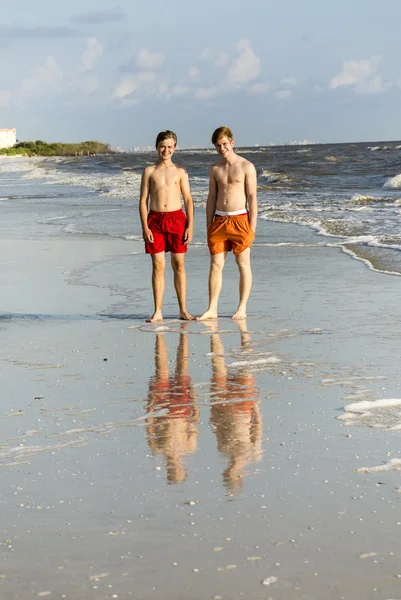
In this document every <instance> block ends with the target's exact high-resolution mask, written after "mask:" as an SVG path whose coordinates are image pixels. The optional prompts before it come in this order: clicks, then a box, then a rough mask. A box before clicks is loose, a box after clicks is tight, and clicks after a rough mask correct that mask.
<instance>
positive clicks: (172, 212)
mask: <svg viewBox="0 0 401 600" xmlns="http://www.w3.org/2000/svg"><path fill="white" fill-rule="evenodd" d="M179 213H182V214H184V211H183V210H182V208H179V209H178V210H163V211H160V210H150V211H149V215H156V216H158V215H178V214H179Z"/></svg>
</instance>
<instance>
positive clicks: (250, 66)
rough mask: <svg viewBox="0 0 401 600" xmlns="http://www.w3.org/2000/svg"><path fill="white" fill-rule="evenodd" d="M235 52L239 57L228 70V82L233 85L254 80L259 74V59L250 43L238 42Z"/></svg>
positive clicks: (245, 41) (246, 41)
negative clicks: (236, 51)
mask: <svg viewBox="0 0 401 600" xmlns="http://www.w3.org/2000/svg"><path fill="white" fill-rule="evenodd" d="M237 50H238V53H239V56H238V57H237V58H236V59H235V60H234V62H233V63H232V64H231V66H230V67H229V69H228V72H227V78H228V81H229V82H230V83H233V84H241V83H247V82H248V81H252V80H253V79H256V78H257V77H258V75H259V73H260V58H259V57H258V56H256V54H255V53H254V51H253V50H252V48H251V42H250V41H249V40H240V41H239V42H238V44H237Z"/></svg>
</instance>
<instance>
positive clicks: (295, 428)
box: [0, 224, 401, 600]
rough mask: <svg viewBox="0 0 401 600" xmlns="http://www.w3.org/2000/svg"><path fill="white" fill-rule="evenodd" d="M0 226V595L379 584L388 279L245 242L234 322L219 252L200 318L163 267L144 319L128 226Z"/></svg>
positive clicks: (394, 559)
mask: <svg viewBox="0 0 401 600" xmlns="http://www.w3.org/2000/svg"><path fill="white" fill-rule="evenodd" d="M269 227H271V230H272V237H273V236H274V229H275V227H279V225H275V224H271V225H269ZM0 246H1V252H2V256H3V263H2V269H1V274H0V281H1V289H2V296H1V297H2V300H1V313H0V329H1V336H2V342H3V343H2V345H1V349H0V360H1V390H2V396H3V400H2V407H1V413H0V418H1V424H2V427H1V432H2V435H1V440H0V459H1V460H0V478H1V486H0V489H1V492H0V498H1V510H2V517H3V518H2V526H1V538H0V539H1V547H0V548H1V559H2V560H1V566H0V592H1V596H2V597H3V598H7V599H9V600H17V599H18V600H20V599H21V600H25V599H26V598H35V597H49V598H67V599H69V600H82V599H84V600H91V599H96V600H106V599H107V600H108V599H111V598H128V597H133V598H135V599H146V600H151V599H154V600H162V599H163V600H165V599H166V598H168V599H171V600H186V599H188V598H191V599H194V600H207V599H216V600H217V599H218V598H221V599H224V600H228V599H229V600H233V599H237V598H238V599H240V598H246V599H250V598H255V599H258V600H259V599H261V600H262V599H263V600H267V599H269V598H272V599H273V600H295V599H297V600H298V599H299V598H305V599H308V600H320V599H322V598H324V599H325V600H326V599H328V600H338V599H341V598H344V599H346V600H366V599H375V598H378V599H380V600H386V599H387V600H389V599H391V598H393V599H395V598H397V597H398V596H400V593H401V592H400V589H401V588H400V576H401V567H400V552H401V542H400V536H399V530H400V527H401V514H400V507H401V505H400V499H401V496H400V494H399V492H398V490H399V488H400V486H401V479H400V477H401V476H400V473H399V471H398V469H399V466H398V463H397V461H394V460H393V459H398V458H399V456H400V453H399V451H400V444H399V435H400V433H399V432H397V427H396V426H397V423H399V422H400V421H401V417H400V416H399V415H398V412H399V410H397V406H398V405H397V403H396V402H393V405H391V404H390V403H389V402H387V403H382V405H381V406H380V405H378V404H377V403H376V404H374V403H375V402H376V401H377V400H380V399H381V400H383V399H393V400H394V399H396V400H397V399H398V398H400V397H401V393H400V390H399V386H400V366H399V365H400V363H399V339H400V333H401V331H400V329H401V306H400V302H399V298H400V297H401V280H400V279H399V278H396V277H389V276H384V275H380V274H377V273H374V272H371V271H369V270H368V269H367V268H366V266H365V265H363V264H362V263H358V262H356V261H353V260H351V259H350V258H349V257H348V256H346V255H345V254H343V253H342V252H341V251H340V250H338V249H332V248H321V247H319V248H318V247H313V246H311V247H303V248H289V247H276V248H255V250H254V252H253V261H254V289H253V292H252V296H251V300H250V303H249V307H248V308H249V317H248V319H247V320H246V322H242V323H240V322H238V323H235V322H233V321H232V320H231V319H230V318H229V317H230V315H231V314H232V313H233V312H234V311H235V308H236V298H237V278H236V273H235V265H234V264H233V261H232V257H230V258H231V260H229V261H228V263H227V267H226V272H225V279H224V287H223V293H222V298H221V306H220V312H221V314H222V317H221V318H220V319H219V320H218V322H217V323H209V324H208V323H199V322H190V323H180V322H179V321H178V320H177V318H176V317H177V308H176V301H175V298H174V294H173V292H172V277H171V273H168V274H167V286H166V299H165V309H164V315H165V317H166V318H165V321H164V322H163V323H162V324H146V323H145V322H144V320H145V318H146V317H147V316H148V315H149V314H150V312H151V308H152V301H151V290H150V264H149V261H148V260H147V257H145V256H144V255H143V250H142V246H141V245H139V244H135V243H127V242H123V241H120V240H110V239H96V238H91V237H89V236H88V238H87V239H84V240H83V239H79V238H74V237H68V236H65V237H62V236H60V237H59V238H55V237H53V238H49V239H40V240H29V239H14V240H11V239H10V240H3V241H1V242H0ZM207 267H208V255H207V249H206V248H204V247H194V248H191V250H190V252H189V253H188V256H187V269H188V289H189V291H190V293H189V297H190V299H189V302H188V308H189V309H190V310H191V311H192V312H193V313H194V314H200V313H201V312H202V311H203V310H204V308H205V306H206V281H207ZM363 401H369V402H370V403H371V404H368V405H358V406H360V407H361V410H360V411H359V412H358V407H356V408H355V406H354V405H355V403H359V402H363ZM372 402H373V404H372ZM383 404H384V406H383ZM347 407H348V408H347ZM346 408H347V410H345V409H346ZM352 415H354V416H352ZM394 428H395V430H394ZM391 460H393V462H390V461H391ZM397 466H398V469H397ZM375 467H381V468H380V470H377V469H376V468H375Z"/></svg>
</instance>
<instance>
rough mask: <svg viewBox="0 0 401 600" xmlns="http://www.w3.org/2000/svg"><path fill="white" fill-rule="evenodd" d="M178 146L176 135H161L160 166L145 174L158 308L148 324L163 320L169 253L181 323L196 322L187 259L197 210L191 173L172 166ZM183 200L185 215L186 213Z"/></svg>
mask: <svg viewBox="0 0 401 600" xmlns="http://www.w3.org/2000/svg"><path fill="white" fill-rule="evenodd" d="M176 145H177V136H176V135H175V133H174V132H173V131H169V130H166V131H161V132H160V133H159V134H158V136H157V138H156V150H157V153H158V155H159V159H158V161H157V162H156V164H154V165H152V166H150V167H146V169H144V171H143V174H142V182H141V196H140V200H139V215H140V218H141V222H142V231H143V239H144V241H145V252H146V253H147V254H150V255H151V257H152V288H153V298H154V304H155V310H154V313H153V315H152V316H151V317H150V318H149V319H147V321H148V322H153V321H162V320H163V315H162V304H163V294H164V269H165V264H166V259H165V254H166V252H170V253H171V266H172V268H173V271H174V287H175V290H176V294H177V300H178V305H179V310H180V319H183V320H190V319H192V318H193V317H192V316H191V315H190V314H189V312H188V311H187V307H186V275H185V266H184V256H185V253H186V251H187V246H188V244H189V243H190V242H191V240H192V236H193V222H194V206H193V201H192V196H191V190H190V187H189V179H188V173H187V172H186V170H185V169H183V168H181V167H178V166H177V165H175V164H174V163H173V162H172V157H173V154H174V151H175V147H176ZM181 196H182V199H183V201H184V206H185V213H184V212H183V210H182V204H181ZM148 204H149V209H150V210H148Z"/></svg>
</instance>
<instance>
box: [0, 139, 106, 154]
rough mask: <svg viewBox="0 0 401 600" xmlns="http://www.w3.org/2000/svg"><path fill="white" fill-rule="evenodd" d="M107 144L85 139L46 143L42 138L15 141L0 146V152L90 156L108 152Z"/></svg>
mask: <svg viewBox="0 0 401 600" xmlns="http://www.w3.org/2000/svg"><path fill="white" fill-rule="evenodd" d="M110 153H111V148H110V146H109V144H104V143H103V142H96V141H87V142H80V143H79V144H65V143H62V142H54V143H52V144H48V143H47V142H43V141H42V140H36V142H17V143H16V144H15V146H12V147H11V148H1V149H0V154H5V155H6V156H17V155H22V156H90V155H93V154H110Z"/></svg>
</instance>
